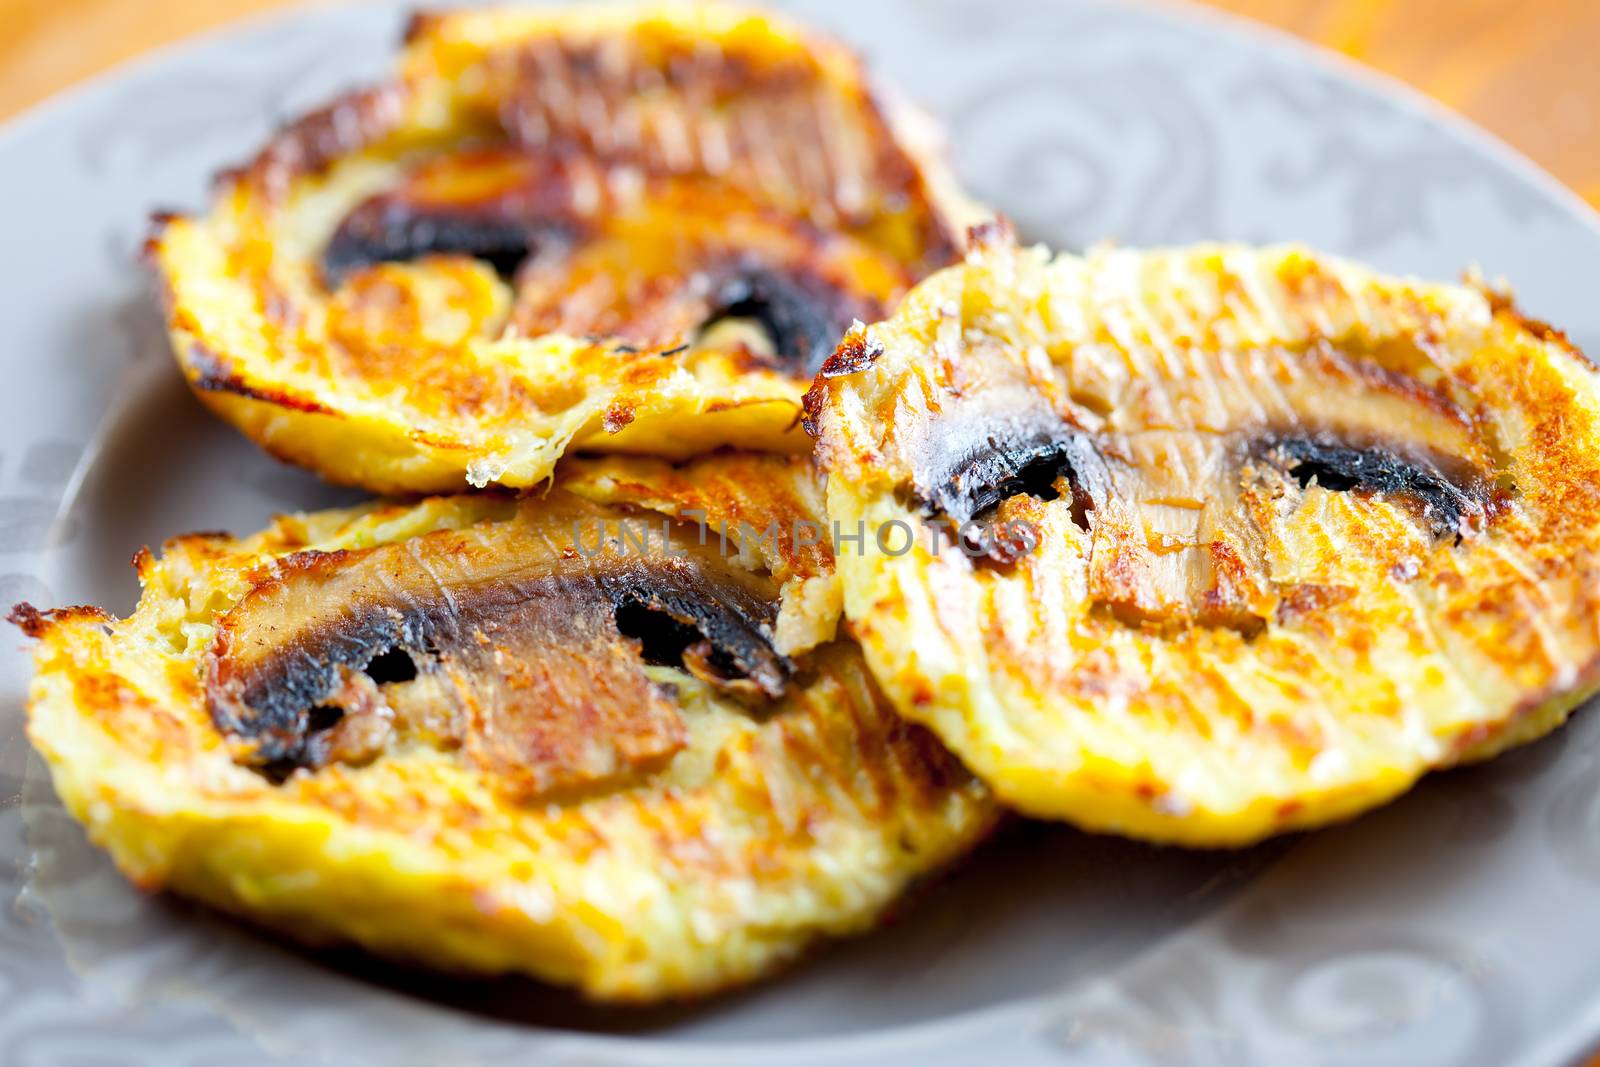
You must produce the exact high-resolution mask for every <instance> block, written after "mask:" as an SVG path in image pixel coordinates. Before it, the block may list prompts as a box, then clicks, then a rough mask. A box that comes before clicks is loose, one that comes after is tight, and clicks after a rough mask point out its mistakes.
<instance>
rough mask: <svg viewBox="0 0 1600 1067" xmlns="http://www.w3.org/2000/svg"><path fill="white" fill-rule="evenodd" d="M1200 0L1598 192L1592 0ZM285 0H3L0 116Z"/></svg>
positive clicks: (1598, 46)
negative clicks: (1418, 93)
mask: <svg viewBox="0 0 1600 1067" xmlns="http://www.w3.org/2000/svg"><path fill="white" fill-rule="evenodd" d="M425 2H426V0H419V4H425ZM973 2H979V0H973ZM1204 2H1207V3H1211V4H1212V5H1213V6H1216V7H1220V8H1225V9H1227V10H1230V11H1233V12H1236V13H1238V14H1243V15H1247V16H1250V17H1252V18H1256V19H1260V20H1262V21H1264V22H1269V23H1273V24H1275V25H1278V26H1281V27H1283V28H1284V29H1287V30H1289V31H1291V32H1293V33H1296V34H1299V35H1300V36H1302V37H1306V38H1309V39H1310V40H1313V41H1317V42H1320V43H1321V44H1324V45H1326V46H1328V47H1330V48H1334V49H1337V50H1339V51H1341V52H1344V53H1346V54H1347V55H1350V56H1354V57H1355V58H1357V59H1359V60H1361V61H1363V62H1365V63H1367V64H1369V65H1371V66H1373V67H1376V68H1378V69H1379V70H1383V71H1387V72H1388V73H1390V74H1393V75H1396V76H1398V77H1400V78H1402V79H1404V80H1405V81H1408V82H1410V83H1411V84H1413V85H1415V86H1417V87H1418V88H1420V89H1422V90H1423V91H1424V92H1427V93H1429V94H1431V95H1432V96H1434V97H1435V98H1437V99H1439V100H1441V101H1443V102H1444V103H1445V104H1448V105H1449V106H1450V107H1453V108H1455V109H1456V110H1458V111H1461V112H1463V113H1464V114H1466V115H1468V116H1470V117H1471V118H1473V119H1475V120H1476V121H1477V122H1479V123H1480V124H1482V125H1484V126H1486V127H1488V128H1489V129H1490V130H1492V131H1494V132H1495V133H1497V134H1499V135H1500V136H1501V137H1502V138H1504V139H1505V140H1507V141H1509V142H1510V143H1511V144H1513V145H1515V146H1516V147H1518V148H1520V149H1521V150H1522V151H1523V152H1525V153H1527V154H1528V155H1529V156H1531V157H1533V158H1534V159H1535V160H1537V161H1538V162H1539V163H1540V164H1542V165H1543V166H1544V167H1545V168H1546V169H1547V170H1549V171H1551V172H1552V173H1554V174H1555V175H1556V176H1557V177H1559V178H1561V179H1562V180H1563V181H1565V182H1566V183H1567V184H1568V185H1569V186H1570V187H1572V188H1573V189H1575V190H1576V191H1577V192H1578V193H1579V194H1580V195H1582V196H1584V197H1586V198H1587V199H1588V200H1589V201H1590V202H1591V203H1595V204H1600V62H1596V60H1595V58H1594V57H1595V56H1596V55H1597V54H1600V0H1521V2H1517V0H1510V2H1508V0H1204ZM284 3H285V0H4V7H5V14H6V20H5V25H4V30H3V31H0V119H4V118H6V117H7V116H10V115H13V114H15V113H17V112H18V111H21V110H22V109H24V108H26V107H27V106H28V105H30V104H32V103H34V102H36V101H38V100H42V99H43V98H45V97H46V96H49V95H50V94H51V93H54V92H56V91H57V90H60V89H62V88H64V87H66V86H68V85H71V84H72V83H73V82H76V81H78V80H79V79H81V78H84V77H87V76H88V75H91V74H93V73H95V72H96V71H99V70H103V69H105V68H106V67H108V66H110V65H112V64H114V63H116V62H118V61H119V60H123V59H126V58H128V57H130V56H134V55H137V54H138V53H140V52H143V51H145V50H147V49H149V48H152V47H154V46H156V45H160V44H165V43H167V42H169V41H173V40H177V39H178V38H180V37H183V36H186V35H188V34H191V33H195V32H197V31H199V30H203V29H207V28H209V27H212V26H216V25H219V24H221V23H224V22H227V21H229V20H231V19H235V18H238V17H239V16H241V15H245V14H249V13H252V12H255V11H260V10H263V9H266V8H271V7H279V6H282V5H283V4H284Z"/></svg>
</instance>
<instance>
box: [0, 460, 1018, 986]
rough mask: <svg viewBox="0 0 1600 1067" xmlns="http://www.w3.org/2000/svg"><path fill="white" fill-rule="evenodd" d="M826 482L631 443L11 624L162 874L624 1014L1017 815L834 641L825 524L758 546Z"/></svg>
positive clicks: (318, 934)
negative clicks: (565, 989) (134, 593)
mask: <svg viewBox="0 0 1600 1067" xmlns="http://www.w3.org/2000/svg"><path fill="white" fill-rule="evenodd" d="M739 486H750V487H752V488H751V490H750V491H749V492H746V493H741V492H739V490H738V488H737V487H739ZM819 494H820V489H819V487H818V485H817V482H816V479H815V475H814V472H813V471H812V469H811V467H810V464H809V463H808V462H807V461H805V460H803V459H800V458H780V457H767V458H760V457H755V458H752V457H749V456H726V457H716V458H713V459H708V460H704V461H700V462H698V463H695V464H691V465H689V466H687V467H684V468H674V467H670V466H668V465H666V464H664V463H660V462H648V461H643V460H635V461H603V462H594V463H586V464H581V465H576V466H574V467H571V468H569V469H567V471H566V472H565V473H564V474H563V475H562V476H561V477H560V478H559V479H558V481H557V483H556V485H555V486H554V488H553V489H552V490H551V491H550V493H549V494H548V495H547V496H546V497H544V498H542V499H532V498H530V499H527V500H524V501H521V502H519V501H514V500H509V499H505V498H497V497H491V496H471V497H467V496H458V497H441V498H433V499H426V500H422V501H419V502H416V503H411V504H393V505H381V506H370V507H366V508H358V509H354V510H349V511H334V512H324V513H320V514H313V515H297V516H288V517H284V518H281V519H279V520H278V521H277V522H276V523H275V524H274V525H273V526H271V527H270V528H269V529H267V530H266V531H264V532H263V533H260V534H257V535H255V536H252V537H248V538H244V539H241V540H234V539H232V538H228V537H225V536H219V535H212V536H203V535H202V536H194V537H187V538H179V539H177V540H175V541H172V542H170V543H169V544H168V545H167V546H166V548H165V550H164V552H163V554H162V556H161V558H160V559H159V560H157V559H154V558H152V557H151V556H149V555H148V554H145V555H143V556H142V557H141V559H140V560H139V567H140V576H141V579H142V580H143V582H144V586H145V589H144V595H143V597H142V599H141V601H140V605H139V608H138V610H137V611H136V612H135V613H134V614H133V616H131V617H130V618H128V619H122V620H117V619H112V618H109V617H108V616H106V615H104V614H102V613H100V612H98V611H96V610H94V609H92V608H76V609H66V610H63V611H54V612H42V611H37V610H35V609H32V608H29V607H27V606H25V605H24V606H22V607H20V608H18V609H17V611H16V612H15V613H14V615H13V618H14V619H15V620H16V621H18V622H19V623H21V624H22V626H23V627H24V629H25V630H26V631H27V632H28V633H30V634H31V635H32V636H34V637H36V638H37V639H38V646H37V649H36V652H35V662H36V665H37V675H36V678H35V681H34V685H33V689H32V694H31V699H30V709H29V726H28V729H29V736H30V737H31V738H32V740H33V742H34V744H35V746H36V747H37V748H38V750H39V751H40V753H41V754H42V755H43V756H44V758H45V760H46V762H47V763H48V764H49V766H50V769H51V772H52V775H53V777H54V780H55V784H56V788H57V790H58V792H59V793H60V794H61V797H62V799H63V801H64V802H65V803H66V805H67V806H68V808H69V809H70V810H71V811H72V812H73V813H74V814H75V815H76V816H77V817H78V818H79V819H81V820H83V821H84V822H85V824H86V825H87V826H88V828H89V832H90V834H91V836H92V837H93V838H94V839H95V840H96V841H97V842H99V843H101V844H102V845H103V846H104V847H106V848H107V849H108V850H109V851H110V852H111V854H112V856H113V857H114V858H115V860H116V861H117V863H118V865H119V866H120V867H121V868H122V870H124V871H125V872H126V873H127V875H128V876H129V877H130V878H132V879H133V880H134V881H135V882H137V883H138V884H140V885H142V886H147V887H157V886H160V887H167V888H170V889H172V890H175V891H177V892H181V893H184V894H187V895H190V896H194V897H197V898H199V899H201V900H204V901H207V902H209V903H212V904H214V905H217V906H220V907H223V908H226V909H230V910H233V911H237V912H240V913H243V914H246V915H249V916H252V917H253V918H255V919H258V920H260V921H262V922H265V923H269V924H272V925H274V926H277V927H281V928H282V929H284V930H285V931H287V932H288V933H289V934H291V935H294V936H296V937H299V938H303V939H306V940H309V941H319V942H320V941H334V940H350V941H355V942H358V943H359V944H362V945H364V946H366V947H368V948H370V949H373V950H376V951H379V952H386V953H393V954H395V955H398V956H402V957H405V958H408V959H412V960H421V961H426V962H431V963H433V964H436V965H438V966H441V967H447V968H451V969H466V970H474V971H489V972H494V971H519V972H524V973H528V974H532V975H535V976H538V977H541V978H545V979H548V980H551V981H555V982H562V983H569V984H573V985H576V986H578V987H580V988H581V989H582V990H583V991H584V992H585V993H587V994H588V995H591V996H594V997H598V998H605V999H617V1000H651V999H657V998H661V997H666V996H674V995H683V994H690V993H701V992H706V991H709V990H714V989H718V988H721V987H725V986H728V985H730V984H734V983H737V982H741V981H745V980H748V979H752V978H754V977H756V976H758V975H761V974H763V973H766V972H768V971H770V970H772V969H774V968H776V967H777V966H779V965H781V964H782V963H783V962H784V961H786V960H789V959H791V958H793V957H794V956H795V955H796V954H797V953H798V952H799V951H800V950H801V949H802V948H803V947H804V946H805V945H806V944H807V943H809V942H810V941H812V940H813V939H815V938H817V937H819V936H822V935H827V934H845V933H851V932H855V931H859V930H861V929H864V928H865V927H867V926H869V925H870V924H871V923H872V921H873V919H874V918H875V916H876V915H877V914H878V913H879V912H880V911H881V910H882V909H883V908H884V907H885V906H886V905H887V904H889V902H890V901H891V900H892V899H893V898H894V897H895V896H896V895H897V894H898V892H899V891H900V889H901V888H902V887H904V886H905V885H906V884H907V883H908V882H909V881H911V880H912V879H914V878H916V877H918V876H920V875H922V874H923V873H925V872H927V871H929V870H931V869H933V868H934V867H936V866H938V865H940V864H942V863H944V862H945V861H947V860H949V859H951V858H952V857H954V856H956V855H958V854H959V853H960V852H962V851H963V850H965V849H966V848H967V847H969V846H970V845H972V844H973V843H974V842H975V841H976V840H978V839H979V838H980V837H981V836H982V835H983V834H984V833H985V831H986V830H987V829H988V828H989V827H990V826H991V825H992V823H993V822H994V820H995V818H996V814H997V808H996V806H995V804H994V803H993V802H992V801H991V800H990V799H989V797H988V794H987V791H986V790H985V789H984V788H983V787H982V786H981V785H979V784H978V783H976V782H975V781H974V780H973V779H972V778H971V777H970V776H969V775H968V774H967V773H966V772H965V771H964V770H963V769H962V768H961V766H960V765H959V764H958V763H957V762H956V761H955V760H954V758H953V757H951V756H949V755H948V754H947V753H945V752H944V750H943V749H942V748H941V747H940V746H939V745H938V744H937V742H936V741H934V740H933V739H932V737H931V735H929V734H928V733H927V732H926V731H924V730H923V729H922V728H921V727H916V726H912V725H910V724H908V723H906V722H905V721H904V720H902V719H900V718H899V717H898V716H897V715H895V714H894V712H893V710H892V708H891V707H890V706H889V704H888V703H887V701H885V700H884V699H883V698H882V697H881V696H880V695H879V693H878V691H877V689H876V688H875V686H874V685H873V683H872V680H871V676H870V675H869V673H868V672H867V670H866V667H865V665H864V664H863V663H862V660H861V656H860V652H859V650H858V649H857V648H856V647H855V646H854V645H852V644H849V643H847V642H842V641H832V640H828V639H827V638H826V631H827V628H829V627H831V625H832V622H833V618H832V613H831V612H830V611H829V610H828V604H829V600H828V597H827V596H826V595H824V594H822V593H819V592H818V589H819V587H820V586H822V585H831V584H832V570H831V554H830V552H829V549H828V545H827V543H826V542H825V541H816V540H813V539H810V538H800V539H790V538H788V537H787V536H785V537H783V538H776V537H774V538H768V537H764V536H753V535H752V534H751V533H750V530H751V529H755V528H759V529H760V530H761V531H763V532H764V531H765V529H766V527H767V526H768V525H770V524H771V523H774V522H779V521H784V522H787V521H788V519H789V518H790V517H792V516H804V517H806V518H807V520H808V521H811V522H818V521H820V520H819V518H818V517H817V513H816V512H815V510H814V508H813V505H814V503H815V502H816V500H817V498H818V496H819ZM685 513H687V514H686V517H684V518H682V519H681V520H680V519H675V518H673V517H672V516H680V515H685ZM763 520H764V521H763ZM702 521H703V522H704V524H705V527H706V530H707V536H706V538H705V541H704V543H702V542H701V540H700V536H699V534H700V523H701V522H702ZM725 526H726V528H727V545H728V547H727V549H726V551H724V550H723V547H722V542H723V529H724V527H725ZM647 531H648V537H649V541H648V544H649V547H642V546H643V545H644V544H645V542H646V540H647ZM669 532H670V533H671V535H672V537H671V539H670V540H667V539H666V534H667V533H669ZM835 607H836V602H835Z"/></svg>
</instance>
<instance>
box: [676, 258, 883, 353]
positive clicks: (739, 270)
mask: <svg viewBox="0 0 1600 1067" xmlns="http://www.w3.org/2000/svg"><path fill="white" fill-rule="evenodd" d="M881 310H882V309H881V308H878V307H877V306H876V305H875V303H874V302H872V301H867V300H864V299H862V298H860V297H853V296H850V295H847V294H845V293H843V292H841V291H839V290H838V289H836V288H835V287H833V286H831V285H829V284H828V283H827V282H825V281H823V280H822V279H821V278H817V277H814V276H811V275H808V274H807V273H805V272H804V271H800V270H792V271H782V270H774V269H771V268H768V267H760V266H738V267H733V268H729V269H728V270H727V271H726V272H725V273H722V274H721V276H720V278H719V280H718V282H717V283H716V288H715V289H714V291H713V292H712V294H711V306H710V310H709V312H708V313H707V316H706V320H705V324H704V325H703V326H702V327H701V335H702V336H704V335H705V334H706V333H708V332H709V331H710V330H711V329H712V328H713V327H715V326H716V324H717V323H719V322H725V321H728V320H744V321H749V322H753V323H755V324H757V325H758V326H759V327H760V328H761V330H762V331H763V333H764V334H765V335H766V337H767V339H768V341H769V342H770V344H771V346H772V357H771V358H772V362H773V363H774V365H775V366H776V367H778V368H779V369H782V370H785V371H788V372H789V373H791V374H793V375H795V376H796V377H804V378H810V377H812V376H814V375H815V374H816V373H817V371H818V369H819V368H821V366H822V364H823V362H824V361H825V360H827V358H828V357H829V356H830V355H831V354H832V353H833V349H834V346H835V345H836V344H838V343H839V338H840V337H841V336H843V335H844V332H845V330H846V329H847V328H849V326H850V323H851V322H852V321H853V320H855V319H858V318H860V319H864V320H868V321H870V320H873V319H876V318H878V317H880V312H881Z"/></svg>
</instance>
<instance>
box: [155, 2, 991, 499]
mask: <svg viewBox="0 0 1600 1067" xmlns="http://www.w3.org/2000/svg"><path fill="white" fill-rule="evenodd" d="M931 146H932V134H931V130H930V129H929V127H928V123H927V120H926V119H925V118H923V117H922V116H920V115H917V114H914V113H912V112H910V111H908V110H907V109H906V108H905V107H904V106H896V107H893V108H891V107H890V105H889V103H888V102H886V101H885V99H884V98H883V97H881V96H880V95H878V94H877V93H876V92H875V91H874V89H873V87H872V86H871V85H870V83H869V79H868V77H867V75H866V73H865V71H864V70H863V68H862V66H861V64H860V63H859V62H858V61H857V59H856V58H855V56H854V55H853V54H851V53H850V52H848V51H846V50H845V49H844V48H843V47H841V46H839V45H837V44H835V43H833V42H832V41H829V40H824V39H821V38H818V37H815V36H813V35H811V34H809V33H808V32H806V31H804V30H802V29H800V28H799V27H797V26H795V25H793V24H791V23H789V22H788V21H785V20H783V19H780V18H776V17H771V16H768V15H764V14H755V13H751V12H746V11H742V10H740V9H737V8H732V7H724V6H720V5H670V4H668V5H660V6H654V7H615V6H599V7H581V8H571V9H559V8H558V9H520V8H506V9H500V10H496V9H488V10H468V11H459V12H451V13H448V14H438V15H425V16H420V17H418V18H417V19H416V20H415V21H414V23H413V25H412V28H411V30H410V32H409V34H408V37H407V42H406V45H405V49H404V52H403V53H402V55H401V57H400V59H399V62H398V66H397V70H396V72H395V74H394V76H393V78H392V80H390V81H389V82H387V83H385V84H382V85H379V86H376V87H374V88H372V89H369V90H366V91H362V92H358V93H354V94H352V95H350V96H348V97H346V98H343V99H341V100H338V101H336V102H334V103H333V104H331V105H330V106H328V107H327V108H326V109H325V110H323V111H320V112H317V113H314V114H311V115H309V116H307V117H305V118H304V119H302V120H300V121H299V122H297V123H295V124H293V125H291V126H289V127H288V128H287V129H285V130H284V131H282V132H281V133H280V134H278V135H277V136H276V137H274V138H273V139H272V141H271V142H270V143H269V144H268V145H267V146H266V147H265V148H264V149H263V150H262V151H261V152H260V154H259V155H258V156H257V157H256V158H255V159H254V160H253V161H251V162H250V163H249V164H248V165H246V166H244V167H242V168H240V169H238V170H236V171H233V172H230V173H228V174H226V175H224V176H223V178H222V179H221V180H220V183H219V185H218V187H217V190H216V195H215V202H214V204H213V206H212V208H211V210H210V211H209V213H207V214H205V215H202V216H199V217H194V218H187V217H164V218H163V219H162V220H161V221H160V224H159V225H158V227H157V232H156V234H155V236H154V237H153V238H152V240H151V242H150V248H149V251H150V255H151V258H152V259H153V262H154V264H155V265H156V267H157V269H158V271H159V273H160V275H161V280H162V285H163V289H164V294H165V301H166V307H167V314H168V321H169V324H170V327H171V335H172V341H173V345H174V349H175V352H176V354H177V358H178V362H179V363H180V365H181V366H182V368H183V371H184V374H185V376H186V377H187V379H188V381H189V383H190V385H191V386H192V387H193V388H194V389H195V390H196V392H197V394H198V395H199V396H200V398H201V399H202V400H203V401H204V402H205V403H206V404H207V405H209V406H210V407H211V408H212V409H213V410H214V411H215V412H217V413H218V414H219V415H221V416H222V417H223V418H225V419H227V420H228V421H229V422H232V423H233V424H234V425H236V426H238V427H239V428H240V429H242V430H243V431H244V432H245V433H246V434H247V435H249V436H250V437H251V438H253V439H254V440H256V441H257V442H258V443H260V444H261V445H262V446H263V447H264V448H266V449H267V450H268V451H270V452H272V453H273V454H274V455H277V456H279V457H280V458H283V459H285V460H288V461H291V462H294V463H298V464H300V465H302V466H306V467H309V468H311V469H313V470H315V471H318V472H320V473H321V474H323V475H324V476H325V477H327V478H329V479H331V480H333V481H337V482H343V483H348V484H352V485H358V486H363V487H366V488H368V489H372V490H374V491H379V492H454V491H459V490H463V489H466V488H467V487H468V485H469V483H470V485H473V486H484V485H489V484H499V485H503V486H508V487H527V486H532V485H535V484H538V483H539V482H541V481H542V480H543V479H545V478H546V477H547V476H548V475H549V473H550V470H551V468H552V466H553V465H554V464H555V462H556V460H557V459H558V458H559V457H560V456H561V455H562V454H563V452H565V451H566V450H568V449H569V448H582V449H587V450H598V451H607V452H638V453H650V454H654V455H661V456H668V457H675V458H682V457H686V456H690V455H694V454H697V453H699V452H703V451H707V450H710V449H712V448H714V447H716V446H719V445H725V444H733V445H739V446H743V447H747V448H756V449H762V450H777V451H804V450H805V449H806V448H807V447H808V443H807V441H806V438H805V435H804V434H803V433H802V432H801V431H800V429H799V425H798V416H799V401H800V397H801V394H803V393H804V391H805V388H806V386H807V384H809V382H810V380H811V378H812V376H813V375H814V374H815V372H816V369H817V366H818V365H819V364H820V363H821V361H822V359H823V358H825V357H826V356H827V355H828V353H829V352H831V351H832V349H833V347H834V345H835V344H837V343H838V340H839V338H840V336H842V334H843V332H844V331H845V329H846V328H847V327H848V326H849V325H850V323H851V322H852V321H853V320H855V319H862V320H868V321H870V320H873V319H877V318H881V317H883V316H884V315H886V314H888V313H889V311H890V310H892V308H893V306H894V303H895V301H896V300H897V299H898V298H899V296H900V295H901V294H902V293H903V292H904V291H905V290H906V288H908V287H909V286H910V285H911V284H912V283H913V282H915V281H916V280H917V279H919V278H920V277H922V276H923V275H924V274H926V273H927V272H929V271H931V270H932V269H934V268H936V267H939V266H943V265H945V264H947V263H949V262H951V261H953V260H954V259H955V258H958V246H959V244H960V242H961V239H962V238H961V234H962V233H963V230H964V224H965V222H966V221H967V220H969V219H970V218H971V217H972V215H973V212H972V209H971V208H970V207H968V206H966V204H965V202H964V201H963V200H962V199H961V197H960V196H959V194H958V193H956V192H955V190H954V188H953V186H952V184H951V182H950V179H949V177H948V176H947V175H946V173H945V171H944V170H943V169H942V167H941V166H940V165H939V164H938V163H936V162H935V161H934V159H933V158H932V152H931Z"/></svg>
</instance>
